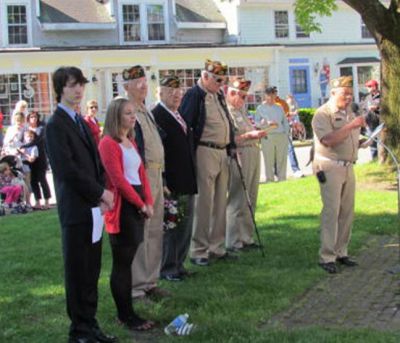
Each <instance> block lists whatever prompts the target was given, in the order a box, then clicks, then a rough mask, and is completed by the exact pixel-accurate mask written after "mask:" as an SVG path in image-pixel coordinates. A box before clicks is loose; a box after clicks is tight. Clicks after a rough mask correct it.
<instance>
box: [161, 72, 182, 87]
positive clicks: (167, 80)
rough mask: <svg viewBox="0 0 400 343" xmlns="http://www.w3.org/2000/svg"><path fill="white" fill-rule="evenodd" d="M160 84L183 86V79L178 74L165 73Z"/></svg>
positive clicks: (163, 85) (164, 85)
mask: <svg viewBox="0 0 400 343" xmlns="http://www.w3.org/2000/svg"><path fill="white" fill-rule="evenodd" d="M160 86H162V87H170V88H179V87H180V86H181V80H180V79H179V77H178V76H176V75H165V76H164V77H163V78H162V79H161V80H160Z"/></svg>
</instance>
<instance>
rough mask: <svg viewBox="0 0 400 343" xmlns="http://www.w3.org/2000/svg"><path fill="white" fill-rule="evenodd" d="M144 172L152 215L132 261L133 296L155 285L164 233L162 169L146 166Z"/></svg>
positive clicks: (137, 295) (159, 266)
mask: <svg viewBox="0 0 400 343" xmlns="http://www.w3.org/2000/svg"><path fill="white" fill-rule="evenodd" d="M146 172H147V176H148V179H149V183H150V187H151V194H152V196H153V200H154V215H153V216H152V217H151V218H150V219H147V220H146V221H145V224H144V238H143V242H142V243H141V244H140V245H139V247H138V249H137V251H136V255H135V257H134V259H133V262H132V297H133V298H135V297H140V296H143V295H144V294H145V293H146V291H148V290H150V289H152V288H154V287H156V286H157V281H158V279H159V277H160V268H161V258H162V243H163V234H164V230H163V221H164V194H163V185H162V174H161V173H162V170H161V169H158V168H154V169H153V168H147V169H146Z"/></svg>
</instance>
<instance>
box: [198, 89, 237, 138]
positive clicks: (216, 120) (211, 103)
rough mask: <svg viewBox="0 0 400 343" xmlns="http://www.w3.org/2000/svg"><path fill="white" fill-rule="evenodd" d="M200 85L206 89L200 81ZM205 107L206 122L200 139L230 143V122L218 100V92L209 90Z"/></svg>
mask: <svg viewBox="0 0 400 343" xmlns="http://www.w3.org/2000/svg"><path fill="white" fill-rule="evenodd" d="M199 86H200V87H201V88H202V89H204V87H202V86H201V83H200V82H199ZM204 90H205V89H204ZM205 107H206V122H205V124H204V129H203V133H202V135H201V139H200V140H201V141H204V142H212V143H216V144H220V145H228V144H229V142H230V137H229V122H228V118H227V117H226V114H225V111H224V109H223V107H222V106H221V104H220V103H219V101H218V96H217V94H213V93H208V92H207V94H206V98H205Z"/></svg>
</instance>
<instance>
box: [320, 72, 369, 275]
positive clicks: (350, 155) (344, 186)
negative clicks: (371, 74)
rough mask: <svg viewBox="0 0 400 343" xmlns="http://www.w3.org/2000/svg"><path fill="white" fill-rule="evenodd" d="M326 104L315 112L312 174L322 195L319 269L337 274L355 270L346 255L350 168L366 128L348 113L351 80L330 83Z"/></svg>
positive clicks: (350, 209)
mask: <svg viewBox="0 0 400 343" xmlns="http://www.w3.org/2000/svg"><path fill="white" fill-rule="evenodd" d="M330 86H331V91H330V98H329V100H328V102H327V103H326V104H324V105H322V106H321V107H320V108H318V109H317V111H316V112H315V115H314V117H313V120H312V128H313V132H314V145H315V155H314V161H313V171H314V173H315V174H316V176H317V178H318V181H319V185H320V192H321V199H322V204H323V206H322V211H321V230H320V236H321V247H320V251H319V265H320V266H321V267H322V268H323V269H324V270H325V271H327V272H328V273H332V274H333V273H337V272H338V271H339V269H338V265H344V266H346V267H354V266H356V265H357V263H356V262H355V261H354V260H353V259H351V258H350V256H349V254H348V244H349V242H350V234H351V226H352V223H353V215H354V195H355V178H354V171H353V165H354V163H355V162H356V160H357V154H358V148H359V147H360V142H359V135H360V130H361V128H362V127H364V126H365V119H364V117H362V116H359V117H356V116H355V115H354V113H352V111H351V106H350V105H351V103H352V101H353V79H352V77H351V76H342V77H339V78H336V79H333V80H331V82H330Z"/></svg>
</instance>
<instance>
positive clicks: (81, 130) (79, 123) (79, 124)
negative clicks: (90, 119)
mask: <svg viewBox="0 0 400 343" xmlns="http://www.w3.org/2000/svg"><path fill="white" fill-rule="evenodd" d="M75 123H76V125H77V126H78V128H79V131H80V132H81V134H82V135H83V136H84V137H85V138H86V136H85V129H84V128H83V124H82V121H81V118H80V116H79V114H78V113H75Z"/></svg>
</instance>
